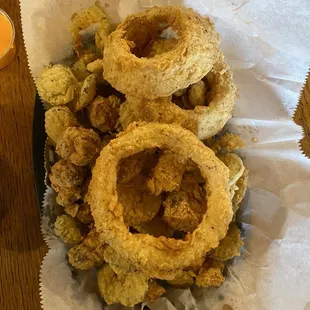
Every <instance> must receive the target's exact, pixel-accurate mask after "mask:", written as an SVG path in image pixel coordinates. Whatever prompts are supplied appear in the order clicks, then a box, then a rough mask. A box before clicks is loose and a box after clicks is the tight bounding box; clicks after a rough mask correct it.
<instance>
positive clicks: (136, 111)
mask: <svg viewBox="0 0 310 310" xmlns="http://www.w3.org/2000/svg"><path fill="white" fill-rule="evenodd" d="M154 59H155V58H154ZM105 77H106V72H105ZM206 80H207V81H206V83H207V84H208V85H209V86H210V89H211V90H210V91H208V93H207V95H208V96H207V102H208V105H203V106H196V107H194V109H193V108H190V106H189V104H188V103H187V99H186V98H187V96H183V97H182V101H184V102H183V105H184V106H185V108H183V107H182V106H178V105H177V104H175V103H173V102H172V101H171V97H160V98H156V99H150V100H147V99H145V98H139V97H138V94H136V93H133V94H130V95H129V94H126V101H125V103H123V104H122V106H121V109H120V123H121V125H122V126H123V128H126V127H127V126H128V125H129V124H130V123H132V122H142V121H144V122H156V123H166V124H179V125H180V126H182V127H183V128H185V129H188V130H190V131H191V132H193V133H194V134H195V135H197V137H198V138H199V139H200V140H204V139H207V138H210V137H212V136H214V135H215V134H217V133H218V132H220V131H221V130H222V129H223V127H224V126H225V124H226V123H227V121H228V120H229V119H230V118H231V117H232V111H233V108H234V104H235V94H236V90H237V88H236V85H235V84H234V82H233V78H232V72H231V71H230V69H229V67H228V66H227V65H226V63H225V60H224V56H223V55H222V54H221V56H220V57H219V59H218V61H217V62H216V63H215V64H214V66H213V68H212V70H211V71H210V72H209V73H208V74H207V77H206ZM180 86H181V85H179V87H180ZM179 87H178V88H179Z"/></svg>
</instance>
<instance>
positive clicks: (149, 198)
mask: <svg viewBox="0 0 310 310" xmlns="http://www.w3.org/2000/svg"><path fill="white" fill-rule="evenodd" d="M145 183H146V178H144V177H142V176H140V175H139V176H138V177H136V178H135V179H134V180H131V182H129V183H125V184H118V185H117V192H118V199H119V202H120V203H121V204H122V206H123V208H124V210H123V216H124V222H125V224H126V225H127V226H134V225H140V224H141V223H144V222H148V221H150V220H151V219H152V218H153V217H154V216H155V215H156V213H157V212H158V210H159V208H160V206H161V203H162V198H161V196H154V195H152V194H150V193H149V192H148V191H147V188H146V185H145Z"/></svg>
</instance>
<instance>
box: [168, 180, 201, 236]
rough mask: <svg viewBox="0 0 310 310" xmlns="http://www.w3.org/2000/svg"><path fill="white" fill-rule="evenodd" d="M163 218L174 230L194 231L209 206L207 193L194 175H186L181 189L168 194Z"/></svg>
mask: <svg viewBox="0 0 310 310" xmlns="http://www.w3.org/2000/svg"><path fill="white" fill-rule="evenodd" d="M163 206H164V209H165V210H164V215H163V219H164V220H165V221H166V222H167V223H168V224H169V226H170V227H172V228H173V229H174V230H181V231H185V232H192V231H194V230H195V229H196V228H197V226H198V225H199V223H200V222H201V220H202V217H203V215H204V213H205V212H206V208H207V201H206V199H205V193H204V191H203V189H202V188H201V187H200V186H199V184H198V182H197V181H196V180H195V178H194V177H193V176H192V175H186V176H185V178H184V179H183V181H182V183H181V188H180V191H174V192H172V193H170V194H168V196H167V198H166V200H165V201H164V203H163Z"/></svg>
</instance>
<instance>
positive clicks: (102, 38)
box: [69, 3, 111, 55]
mask: <svg viewBox="0 0 310 310" xmlns="http://www.w3.org/2000/svg"><path fill="white" fill-rule="evenodd" d="M93 24H98V30H97V33H96V36H95V40H96V45H97V47H98V48H99V49H100V50H102V49H103V47H104V45H105V43H106V41H107V37H108V35H109V33H110V32H111V26H110V23H109V21H108V19H107V17H106V15H105V13H104V11H103V9H102V8H101V6H100V5H99V4H98V3H96V4H94V5H92V6H90V7H89V8H87V9H82V10H80V11H78V12H76V13H74V14H73V15H72V18H71V25H70V27H69V30H70V32H71V35H72V37H73V47H74V49H75V51H76V53H77V54H78V55H79V54H80V51H81V50H83V47H84V45H83V43H82V37H81V35H80V31H81V30H85V29H86V28H88V27H89V26H91V25H93Z"/></svg>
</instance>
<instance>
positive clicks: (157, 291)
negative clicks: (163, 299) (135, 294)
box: [143, 280, 166, 302]
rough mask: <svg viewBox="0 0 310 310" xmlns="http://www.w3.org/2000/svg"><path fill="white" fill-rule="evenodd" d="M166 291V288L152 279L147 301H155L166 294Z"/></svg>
mask: <svg viewBox="0 0 310 310" xmlns="http://www.w3.org/2000/svg"><path fill="white" fill-rule="evenodd" d="M165 293H166V290H165V289H164V288H163V287H162V286H161V285H159V284H158V283H157V282H156V281H155V280H152V281H151V282H150V283H149V289H148V291H147V293H146V295H145V297H144V300H143V301H145V302H148V301H154V300H156V299H158V298H159V297H160V296H162V295H164V294H165Z"/></svg>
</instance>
